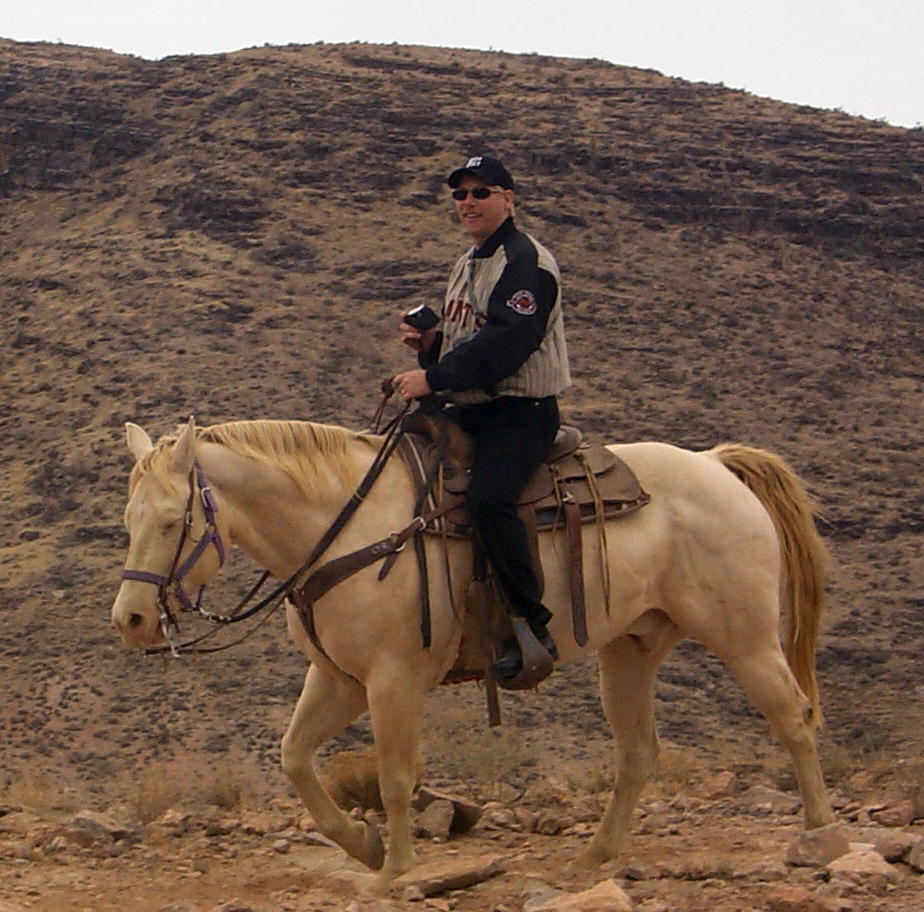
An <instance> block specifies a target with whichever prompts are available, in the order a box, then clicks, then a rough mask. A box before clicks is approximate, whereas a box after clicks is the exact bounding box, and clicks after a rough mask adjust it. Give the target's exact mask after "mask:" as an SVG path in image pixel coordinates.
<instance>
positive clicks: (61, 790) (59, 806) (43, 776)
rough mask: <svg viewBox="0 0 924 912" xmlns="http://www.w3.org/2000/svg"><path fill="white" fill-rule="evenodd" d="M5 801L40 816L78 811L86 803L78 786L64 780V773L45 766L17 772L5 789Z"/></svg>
mask: <svg viewBox="0 0 924 912" xmlns="http://www.w3.org/2000/svg"><path fill="white" fill-rule="evenodd" d="M3 801H4V803H6V804H10V805H13V806H14V807H21V808H22V809H23V810H26V811H30V812H32V813H34V814H38V815H40V816H54V815H56V814H68V813H74V812H75V811H78V810H80V807H81V806H82V803H83V802H82V801H81V799H80V796H79V795H78V794H77V792H76V791H75V790H74V789H72V788H69V787H67V786H66V785H64V784H63V783H62V781H61V776H60V774H53V773H51V772H49V771H47V770H42V769H33V770H28V771H21V772H20V773H19V774H18V775H14V777H13V778H12V780H11V781H10V783H9V785H7V787H6V789H4V792H3Z"/></svg>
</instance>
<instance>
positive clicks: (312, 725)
mask: <svg viewBox="0 0 924 912" xmlns="http://www.w3.org/2000/svg"><path fill="white" fill-rule="evenodd" d="M365 709H366V693H365V690H364V689H363V688H362V686H361V685H359V684H357V683H355V682H353V681H349V680H347V679H346V678H340V677H334V676H333V675H330V674H327V673H325V672H324V671H322V670H321V669H320V668H319V667H318V666H317V665H312V666H311V667H310V668H309V669H308V673H307V674H306V675H305V683H304V686H303V687H302V693H301V696H300V697H299V698H298V703H297V705H296V707H295V712H294V714H293V716H292V721H291V722H290V723H289V728H288V730H287V731H286V733H285V736H284V737H283V739H282V767H283V769H284V770H285V773H286V775H287V776H288V777H289V779H291V780H292V783H293V784H294V785H295V788H296V790H297V791H298V794H299V797H300V798H301V799H302V801H303V802H304V804H305V807H306V808H308V810H309V811H310V812H311V816H312V817H313V818H314V822H315V823H316V824H317V826H318V829H319V830H320V831H321V832H322V833H323V834H324V835H325V836H327V837H328V838H330V839H333V840H334V842H336V843H337V844H338V845H339V846H341V847H342V848H343V849H344V851H346V852H347V853H348V854H349V855H352V856H353V858H355V859H357V860H358V861H361V862H362V863H363V864H365V865H366V866H367V867H370V868H372V869H373V870H378V869H379V868H380V867H381V866H382V861H383V858H384V849H383V847H382V840H381V838H380V836H379V834H378V830H377V829H375V828H374V827H370V826H368V825H367V824H365V823H361V822H357V821H355V820H352V819H351V818H350V817H349V816H347V815H346V814H345V813H344V812H343V811H342V810H341V809H340V808H339V807H337V805H336V803H335V802H334V801H333V799H332V798H331V797H330V795H329V794H328V793H327V791H326V790H325V789H324V787H323V786H322V785H321V783H320V781H319V780H318V776H317V772H316V770H315V767H314V752H315V751H316V750H317V748H318V747H319V746H320V745H321V744H323V743H324V742H325V741H328V740H329V739H330V738H332V737H334V735H336V734H338V733H339V732H341V731H343V729H344V728H346V726H347V725H349V724H350V722H352V721H353V720H354V719H355V718H356V717H357V716H358V715H359V714H360V713H362V712H364V711H365Z"/></svg>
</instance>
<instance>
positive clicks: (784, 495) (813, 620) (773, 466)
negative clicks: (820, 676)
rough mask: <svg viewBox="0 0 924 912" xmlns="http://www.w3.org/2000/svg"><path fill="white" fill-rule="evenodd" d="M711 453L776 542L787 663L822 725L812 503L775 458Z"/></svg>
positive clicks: (817, 544)
mask: <svg viewBox="0 0 924 912" xmlns="http://www.w3.org/2000/svg"><path fill="white" fill-rule="evenodd" d="M712 452H713V453H714V454H715V455H716V456H717V457H718V458H719V461H720V462H721V463H722V465H724V466H725V467H726V468H727V469H729V470H730V471H732V472H733V473H734V474H735V475H737V476H738V478H740V479H741V481H743V482H744V484H745V485H747V487H748V488H750V490H751V491H752V492H753V493H754V494H755V495H756V496H757V498H758V500H760V502H761V503H762V504H763V505H764V508H765V509H766V511H767V512H768V513H769V514H770V517H771V518H772V520H773V524H774V526H776V531H777V535H778V536H779V540H780V551H781V555H782V563H783V573H784V580H783V595H784V598H785V599H786V600H787V601H788V603H789V611H790V616H789V624H788V630H787V638H786V661H787V662H788V663H789V667H790V668H791V669H792V672H793V674H794V675H795V678H796V681H797V682H798V684H799V686H800V687H801V688H802V692H803V693H804V694H805V696H806V697H807V698H808V699H809V701H810V702H811V705H812V710H813V718H814V721H815V722H816V724H819V723H820V722H821V705H820V700H819V696H818V682H817V679H816V677H815V647H816V644H817V641H818V634H819V630H820V627H821V616H822V612H823V609H824V600H825V563H826V557H827V554H826V549H825V546H824V543H823V542H822V540H821V537H820V536H819V535H818V532H817V531H816V529H815V521H814V513H815V503H814V501H813V499H812V497H811V496H810V495H809V493H808V491H807V490H806V489H805V485H803V483H802V481H801V480H800V479H799V477H798V475H796V473H795V472H794V471H793V470H792V469H791V468H790V467H789V466H788V465H787V464H786V463H785V462H784V461H783V460H782V459H780V458H779V457H778V456H775V455H774V454H773V453H768V452H766V451H765V450H759V449H756V448H755V447H748V446H743V445H741V444H735V443H723V444H720V445H719V446H717V447H713V449H712Z"/></svg>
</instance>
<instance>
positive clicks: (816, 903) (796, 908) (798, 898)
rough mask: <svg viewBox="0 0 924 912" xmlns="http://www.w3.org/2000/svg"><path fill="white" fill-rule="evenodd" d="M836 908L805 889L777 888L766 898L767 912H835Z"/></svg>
mask: <svg viewBox="0 0 924 912" xmlns="http://www.w3.org/2000/svg"><path fill="white" fill-rule="evenodd" d="M837 908H838V907H837V906H836V905H834V904H833V903H831V902H829V901H828V900H827V899H825V898H823V897H821V896H818V895H817V894H815V893H813V892H812V891H811V890H808V889H806V888H805V887H793V886H785V887H777V888H776V889H775V890H774V891H773V892H772V893H771V894H770V895H769V896H768V897H767V912H837Z"/></svg>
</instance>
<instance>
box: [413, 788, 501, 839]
mask: <svg viewBox="0 0 924 912" xmlns="http://www.w3.org/2000/svg"><path fill="white" fill-rule="evenodd" d="M434 801H448V802H450V803H451V804H452V807H453V815H452V827H451V830H452V832H453V833H467V832H468V831H469V830H470V829H471V828H472V827H473V826H475V824H476V823H478V821H479V820H480V819H481V815H482V813H483V808H482V807H481V805H479V804H476V803H475V802H474V801H470V800H469V799H468V798H462V797H460V796H459V795H450V794H447V793H445V792H437V791H434V790H433V789H429V788H426V787H425V786H421V787H420V788H419V789H418V790H417V793H416V794H415V795H414V800H413V801H412V803H411V805H412V807H413V808H414V810H416V811H424V810H426V808H427V807H428V806H429V805H430V804H432V803H433V802H434Z"/></svg>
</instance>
